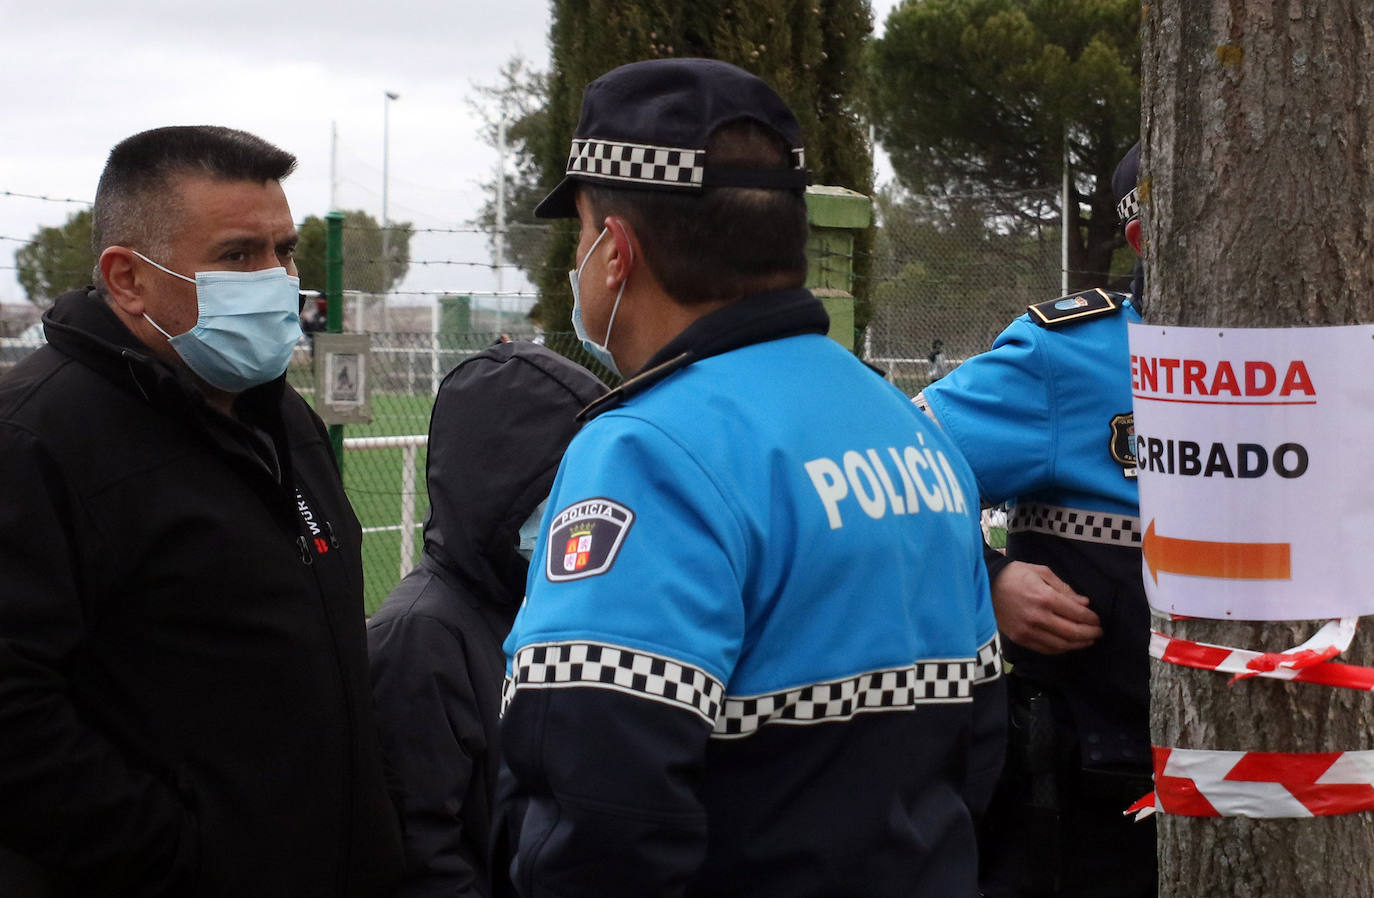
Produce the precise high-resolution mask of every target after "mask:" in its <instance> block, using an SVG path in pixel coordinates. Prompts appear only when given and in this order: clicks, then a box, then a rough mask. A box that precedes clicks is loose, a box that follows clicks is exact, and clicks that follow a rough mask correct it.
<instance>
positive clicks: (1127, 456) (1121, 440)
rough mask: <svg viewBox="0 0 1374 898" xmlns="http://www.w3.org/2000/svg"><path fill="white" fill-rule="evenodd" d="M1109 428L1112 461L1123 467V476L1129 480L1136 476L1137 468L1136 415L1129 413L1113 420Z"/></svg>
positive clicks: (1117, 416)
mask: <svg viewBox="0 0 1374 898" xmlns="http://www.w3.org/2000/svg"><path fill="white" fill-rule="evenodd" d="M1109 427H1110V429H1111V432H1112V438H1111V441H1110V442H1109V444H1108V445H1109V447H1110V449H1111V453H1112V461H1114V462H1116V463H1117V464H1119V465H1121V475H1122V476H1123V477H1127V478H1133V477H1135V476H1136V467H1135V413H1134V412H1127V413H1126V414H1124V415H1116V416H1114V417H1113V418H1112V420H1111V422H1110V424H1109Z"/></svg>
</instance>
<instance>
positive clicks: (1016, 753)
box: [916, 146, 1156, 898]
mask: <svg viewBox="0 0 1374 898" xmlns="http://www.w3.org/2000/svg"><path fill="white" fill-rule="evenodd" d="M1138 153H1139V149H1138V146H1137V147H1134V148H1132V150H1131V151H1130V152H1129V153H1128V154H1127V156H1126V158H1125V159H1123V160H1122V163H1121V165H1120V166H1118V168H1117V171H1116V174H1115V176H1114V178H1113V183H1114V187H1115V190H1116V196H1117V199H1118V201H1119V202H1118V211H1119V212H1120V213H1121V215H1122V218H1123V220H1125V221H1126V236H1127V239H1128V240H1129V241H1130V243H1131V245H1132V246H1133V247H1134V248H1135V249H1136V251H1137V253H1138V252H1139V251H1140V225H1139V221H1138V220H1137V214H1138V211H1139V203H1138V200H1137V194H1136V169H1137V165H1138V158H1139V156H1138ZM1141 286H1142V278H1141V277H1140V276H1139V274H1137V278H1136V282H1135V285H1134V286H1133V290H1132V294H1122V293H1113V292H1108V291H1106V290H1101V289H1093V290H1086V291H1083V292H1081V293H1076V294H1073V295H1070V296H1065V297H1062V298H1060V299H1055V300H1050V301H1048V302H1043V303H1039V304H1037V305H1034V306H1031V307H1030V309H1029V310H1028V311H1027V313H1026V314H1025V315H1022V316H1021V317H1020V318H1017V319H1016V320H1015V321H1013V322H1012V323H1011V325H1009V326H1008V327H1007V329H1006V330H1005V331H1003V332H1002V334H1001V335H1000V336H999V337H998V338H997V340H996V342H995V343H994V344H993V347H992V349H991V351H989V352H987V353H984V354H982V355H980V356H977V357H975V358H973V359H970V360H969V361H968V362H966V363H964V364H963V365H962V366H960V367H959V368H958V369H956V370H955V371H953V372H951V373H950V374H948V375H947V376H945V377H944V378H943V379H942V380H940V381H939V382H938V383H935V384H932V385H930V386H929V387H927V388H926V389H925V390H924V391H922V393H921V394H920V395H919V396H918V397H917V400H916V401H917V404H918V405H921V406H924V407H926V408H927V410H928V411H929V412H930V413H931V414H932V415H933V416H934V417H935V419H936V420H937V421H939V423H940V425H941V427H942V428H943V429H944V431H945V433H946V434H947V435H949V436H950V437H951V438H952V439H953V440H954V442H955V443H956V444H957V445H958V446H959V448H960V450H961V451H962V452H963V453H964V455H965V457H966V458H967V459H968V461H969V463H970V464H971V465H972V467H973V470H974V473H975V475H976V476H977V480H978V489H979V492H980V494H981V496H982V498H983V501H985V502H988V503H992V504H997V503H1002V502H1010V503H1012V506H1011V510H1010V513H1009V517H1008V528H1007V529H1008V537H1007V552H1006V555H1005V557H1002V556H1001V555H1000V554H998V553H995V552H990V553H989V560H988V566H989V575H990V577H991V578H992V594H993V604H994V607H995V608H996V612H997V620H998V625H999V629H1000V630H1001V632H1002V635H1003V637H1004V638H1005V639H1006V645H1005V648H1006V655H1007V660H1008V661H1009V662H1010V664H1011V668H1012V674H1011V677H1010V678H1009V679H1010V682H1009V689H1010V692H1011V697H1012V702H1011V728H1010V735H1011V738H1010V743H1009V751H1008V758H1007V769H1006V773H1005V774H1004V779H1003V782H1002V784H1001V785H1000V786H999V789H998V794H997V797H996V799H995V800H994V804H993V809H992V811H991V812H990V813H989V815H988V819H987V821H986V823H985V825H984V827H983V830H982V832H981V834H980V848H981V850H982V855H983V858H982V867H983V870H982V876H981V885H982V887H983V890H984V894H985V895H987V896H989V898H1004V896H1042V895H1055V896H1082V898H1087V896H1094V898H1108V896H1121V898H1127V896H1130V898H1136V896H1141V898H1143V896H1153V895H1154V894H1155V892H1156V884H1155V883H1156V875H1155V852H1154V828H1153V823H1152V822H1145V823H1135V822H1134V821H1131V820H1129V819H1128V818H1124V817H1123V816H1122V813H1121V812H1122V810H1123V809H1124V808H1125V807H1126V806H1128V805H1129V804H1130V803H1131V802H1132V801H1134V800H1135V799H1136V798H1139V797H1140V796H1141V795H1144V794H1146V793H1147V792H1149V791H1150V789H1151V785H1150V744H1149V670H1148V662H1149V658H1148V655H1147V646H1148V639H1149V629H1150V627H1149V611H1148V606H1147V604H1146V600H1145V593H1144V584H1143V581H1142V575H1141V559H1140V545H1141V527H1140V520H1139V504H1138V499H1137V492H1136V480H1135V475H1136V468H1135V457H1134V454H1133V434H1134V430H1133V420H1132V413H1131V381H1130V353H1129V348H1128V343H1127V325H1128V324H1130V323H1131V322H1138V321H1140V306H1141V300H1142V293H1141Z"/></svg>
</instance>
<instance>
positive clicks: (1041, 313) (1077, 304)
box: [1027, 287, 1126, 327]
mask: <svg viewBox="0 0 1374 898" xmlns="http://www.w3.org/2000/svg"><path fill="white" fill-rule="evenodd" d="M1125 302H1126V295H1125V294H1124V293H1112V292H1109V291H1107V290H1103V289H1102V288H1101V287H1094V288H1092V289H1091V290H1084V291H1083V292H1082V293H1070V294H1069V295H1068V296H1061V297H1059V298H1058V299H1049V300H1046V301H1045V302H1038V303H1036V304H1035V305H1033V306H1028V307H1027V310H1028V311H1029V312H1030V317H1031V320H1032V321H1034V322H1035V323H1036V324H1038V325H1040V326H1041V327H1060V326H1061V325H1065V324H1068V323H1069V322H1071V321H1085V320H1087V319H1089V318H1099V317H1101V316H1103V315H1112V314H1115V313H1116V312H1119V311H1121V308H1122V306H1123V305H1125Z"/></svg>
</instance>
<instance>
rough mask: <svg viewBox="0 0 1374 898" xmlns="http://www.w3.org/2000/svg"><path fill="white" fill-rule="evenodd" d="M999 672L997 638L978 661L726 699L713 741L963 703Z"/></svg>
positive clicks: (922, 665)
mask: <svg viewBox="0 0 1374 898" xmlns="http://www.w3.org/2000/svg"><path fill="white" fill-rule="evenodd" d="M1001 674H1002V658H1001V651H1000V649H999V647H998V644H997V641H996V638H994V639H993V640H992V641H991V642H989V643H986V644H985V645H984V646H983V647H982V648H980V649H979V650H978V655H977V657H976V658H947V659H931V660H925V661H917V662H916V663H915V664H912V665H909V666H906V667H897V668H891V669H887V670H875V671H869V672H867V673H862V674H859V675H857V676H854V677H848V678H845V679H840V680H831V681H828V682H825V683H816V684H814V685H811V686H800V687H797V688H796V689H789V690H786V691H783V692H774V693H770V694H765V695H751V696H741V697H735V696H726V698H725V706H724V708H723V709H722V712H721V715H720V717H719V718H717V719H716V728H715V732H713V733H712V734H711V737H712V738H713V739H738V738H742V737H744V736H751V735H753V734H754V733H755V732H757V731H758V730H759V728H760V727H762V726H764V725H765V724H770V723H777V724H791V725H793V726H804V725H809V724H817V723H834V722H838V721H844V720H849V719H851V718H852V717H854V716H855V715H857V714H863V713H871V712H879V711H911V710H912V709H914V708H916V707H917V706H918V705H937V704H938V705H944V704H959V703H967V702H970V701H972V700H973V687H974V686H975V685H976V684H979V683H984V682H990V681H991V680H995V679H996V678H997V677H999V676H1001Z"/></svg>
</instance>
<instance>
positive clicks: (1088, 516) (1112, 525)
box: [1007, 502, 1143, 548]
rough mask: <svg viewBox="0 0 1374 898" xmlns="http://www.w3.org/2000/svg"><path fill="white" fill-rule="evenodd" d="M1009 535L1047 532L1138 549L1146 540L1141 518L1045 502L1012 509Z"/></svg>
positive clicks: (1019, 504) (1031, 503)
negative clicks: (1141, 528) (1142, 531)
mask: <svg viewBox="0 0 1374 898" xmlns="http://www.w3.org/2000/svg"><path fill="white" fill-rule="evenodd" d="M1007 532H1008V533H1024V532H1032V533H1047V534H1049V535H1050V536H1058V537H1061V538H1063V539H1073V540H1079V541H1081V542H1088V543H1100V544H1103V545H1109V546H1134V547H1136V548H1139V547H1140V544H1141V540H1142V539H1143V534H1142V533H1141V530H1140V518H1137V517H1133V516H1131V515H1124V514H1110V513H1108V512H1102V511H1084V510H1082V509H1080V508H1065V507H1062V506H1059V505H1046V504H1045V503H1043V502H1018V503H1017V504H1016V505H1015V506H1013V507H1012V509H1011V513H1010V514H1009V515H1008V516H1007Z"/></svg>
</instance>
